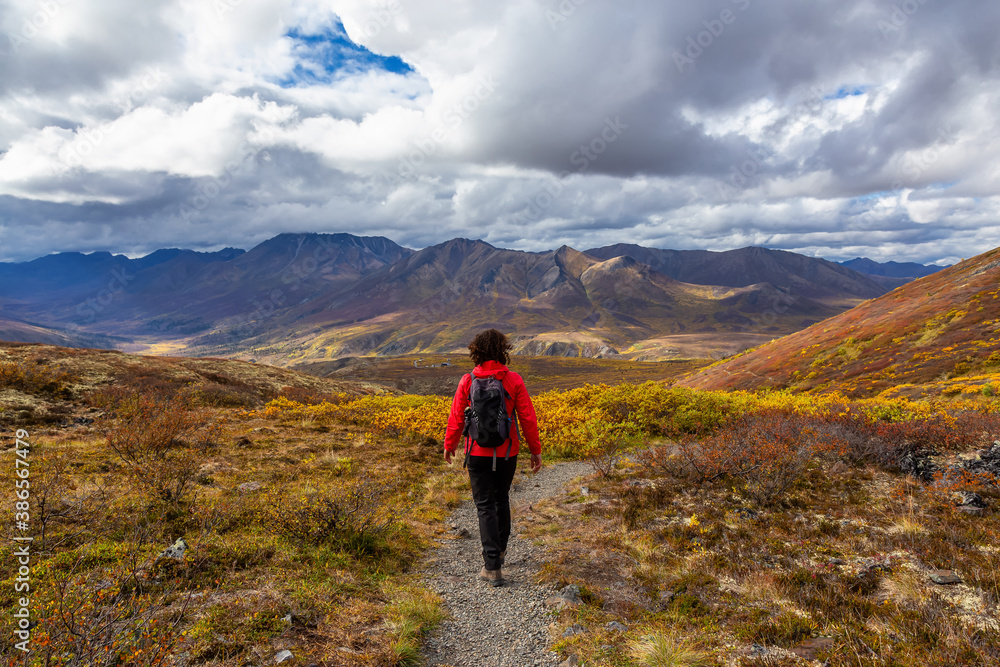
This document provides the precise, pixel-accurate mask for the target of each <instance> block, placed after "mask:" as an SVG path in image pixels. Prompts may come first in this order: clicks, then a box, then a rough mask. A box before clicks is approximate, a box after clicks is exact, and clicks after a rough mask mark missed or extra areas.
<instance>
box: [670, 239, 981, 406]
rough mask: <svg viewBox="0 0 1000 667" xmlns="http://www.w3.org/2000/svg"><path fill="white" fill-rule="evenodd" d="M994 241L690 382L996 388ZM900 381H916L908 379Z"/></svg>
mask: <svg viewBox="0 0 1000 667" xmlns="http://www.w3.org/2000/svg"><path fill="white" fill-rule="evenodd" d="M998 373H1000V248H998V249H996V250H992V251H990V252H987V253H984V254H982V255H979V256H978V257H974V258H972V259H969V260H966V261H964V262H962V263H961V264H957V265H955V266H953V267H950V268H948V269H944V270H943V271H940V272H937V273H934V274H932V275H930V276H927V277H924V278H921V279H919V280H916V281H914V282H911V283H908V284H907V285H904V286H903V287H900V288H899V289H897V290H895V291H893V292H891V293H889V294H886V295H885V296H882V297H879V298H877V299H873V300H871V301H867V302H865V303H863V304H861V305H859V306H858V307H856V308H854V309H852V310H849V311H847V312H845V313H841V314H840V315H837V316H836V317H832V318H830V319H829V320H826V321H824V322H821V323H819V324H816V325H813V326H811V327H809V328H807V329H804V330H802V331H799V332H797V333H795V334H792V335H790V336H786V337H784V338H780V339H778V340H774V341H772V342H770V343H767V344H765V345H762V346H761V347H759V348H757V349H755V350H752V351H750V352H747V353H745V354H743V355H740V356H738V357H736V358H732V359H727V360H725V361H723V362H720V363H717V364H714V365H712V366H710V367H708V368H705V369H703V370H700V371H698V372H696V373H694V374H693V375H691V376H690V377H689V378H687V379H684V380H682V381H681V382H680V384H681V385H683V386H687V387H694V388H699V389H760V388H766V387H775V388H779V387H780V388H783V387H791V388H793V389H796V390H801V391H827V390H837V391H841V392H844V393H847V394H849V395H871V394H876V393H879V392H883V391H886V390H890V391H889V393H890V394H897V393H901V394H919V393H922V392H930V393H938V392H943V393H946V394H955V393H961V392H965V393H977V392H986V393H990V392H993V391H995V389H993V388H991V387H985V388H984V385H987V384H989V383H991V382H993V383H994V384H993V385H992V387H1000V384H996V382H995V381H996V380H997V379H1000V378H998V377H997V374H998ZM900 385H917V386H916V387H907V386H903V387H901V386H900Z"/></svg>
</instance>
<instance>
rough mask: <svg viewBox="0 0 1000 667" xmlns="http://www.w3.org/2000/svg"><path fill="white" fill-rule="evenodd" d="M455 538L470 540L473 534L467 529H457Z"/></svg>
mask: <svg viewBox="0 0 1000 667" xmlns="http://www.w3.org/2000/svg"><path fill="white" fill-rule="evenodd" d="M455 537H459V538H462V539H468V538H470V537H472V533H470V532H469V530H468V529H467V528H456V529H455Z"/></svg>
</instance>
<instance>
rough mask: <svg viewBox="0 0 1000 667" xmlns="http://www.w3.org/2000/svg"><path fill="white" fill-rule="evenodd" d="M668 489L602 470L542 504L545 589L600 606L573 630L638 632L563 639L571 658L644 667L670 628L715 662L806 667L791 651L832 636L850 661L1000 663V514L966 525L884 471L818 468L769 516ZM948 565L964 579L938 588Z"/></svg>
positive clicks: (970, 519) (539, 535)
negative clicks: (650, 645)
mask: <svg viewBox="0 0 1000 667" xmlns="http://www.w3.org/2000/svg"><path fill="white" fill-rule="evenodd" d="M638 474H640V475H641V474H643V473H642V472H641V471H640V472H639V473H638ZM655 482H656V483H655V485H649V484H635V483H634V480H631V479H625V480H614V479H607V478H603V477H600V476H597V475H595V476H593V477H592V478H591V479H589V480H588V481H586V482H585V483H587V484H588V485H589V486H590V494H589V495H588V496H587V497H586V498H581V499H579V500H576V499H575V498H574V496H572V495H571V496H570V498H569V500H572V502H563V501H559V500H553V501H550V502H549V504H542V505H541V506H538V507H536V509H537V510H538V511H539V512H543V513H545V514H546V515H547V516H548V517H550V518H549V519H548V520H547V521H546V522H544V523H542V522H539V521H532V522H529V527H528V528H527V530H528V532H529V533H530V534H531V535H532V536H534V537H535V539H537V540H540V541H541V542H543V543H544V544H546V545H547V546H548V547H549V548H550V549H552V550H553V552H554V554H553V557H552V559H551V561H550V563H549V564H548V566H547V567H546V568H544V570H543V578H544V580H546V581H551V582H553V583H555V584H557V585H561V584H564V583H569V582H572V583H577V584H578V585H580V586H581V588H583V589H585V590H587V591H588V592H589V595H590V599H591V600H592V602H591V604H589V605H586V607H585V608H583V609H578V610H575V611H573V612H563V618H562V619H561V623H562V624H571V623H573V622H579V623H582V624H584V625H585V626H587V627H588V628H591V627H593V628H597V627H600V626H601V625H603V624H605V623H607V622H609V621H611V620H617V621H619V622H622V623H624V624H626V625H627V626H628V628H629V632H628V633H627V636H625V637H617V638H616V637H609V636H607V635H604V634H602V633H599V632H594V633H593V635H592V636H590V637H588V635H587V634H583V635H577V636H574V637H573V638H572V639H571V640H561V643H560V644H559V646H560V648H561V649H562V650H563V651H566V652H574V653H576V654H578V655H599V656H604V657H602V658H601V659H599V660H597V661H596V664H606V665H619V664H645V663H642V662H640V660H642V659H644V658H642V657H641V656H639V655H637V654H636V653H635V652H634V650H633V647H634V646H635V645H636V644H637V643H638V642H641V641H642V638H643V637H646V636H649V635H653V634H654V633H655V632H657V631H662V629H663V628H669V632H668V636H673V637H683V638H684V639H685V640H686V641H687V642H689V643H692V644H694V645H695V646H696V647H697V648H698V651H700V652H703V653H705V654H708V655H710V656H711V661H712V664H718V663H720V662H721V663H727V664H741V665H749V664H761V665H763V664H796V662H795V661H796V660H798V658H796V657H795V656H794V655H793V654H792V653H790V652H789V651H790V650H791V649H795V648H796V647H798V646H799V645H801V644H802V643H803V642H805V641H807V640H809V639H811V638H817V637H830V638H832V640H833V644H832V645H831V646H832V648H826V649H820V653H819V660H820V661H823V660H824V659H826V658H830V659H831V660H832V662H831V664H837V665H859V666H860V665H870V664H893V665H895V664H898V665H916V664H968V665H987V664H992V663H993V662H995V661H996V660H997V659H1000V637H998V635H997V633H996V632H993V631H991V628H994V627H996V624H997V622H998V618H1000V608H998V603H1000V595H998V591H1000V589H998V577H997V575H998V572H1000V569H998V566H1000V552H997V551H996V550H994V548H993V547H994V545H995V544H996V541H997V539H998V538H1000V532H998V530H997V527H996V524H995V521H993V519H992V516H991V513H992V511H993V510H987V512H988V515H987V516H982V517H974V516H966V515H964V514H962V513H960V512H957V511H956V510H955V508H954V507H953V505H952V500H951V498H950V495H949V494H947V493H942V492H941V491H940V490H939V489H938V488H936V487H935V486H933V485H931V484H924V483H920V482H917V481H914V480H912V479H908V478H903V477H901V476H900V475H898V474H894V473H890V472H885V471H881V470H878V469H875V468H849V469H848V470H847V472H844V473H840V474H838V475H833V476H831V475H827V474H826V473H825V468H824V467H821V466H813V467H811V468H810V469H809V470H807V471H806V473H805V475H804V477H803V478H802V479H801V480H799V482H798V483H796V484H795V485H793V486H792V487H791V488H790V489H789V490H788V492H787V493H786V494H785V495H784V496H783V497H782V498H781V500H780V501H779V502H778V503H776V504H773V505H771V506H769V507H766V508H760V507H759V506H755V505H754V504H753V503H748V502H747V501H748V497H746V496H745V495H743V494H741V493H739V492H738V491H736V490H734V489H732V488H719V487H705V488H702V489H700V490H698V491H694V490H693V489H692V488H690V486H689V485H688V484H686V483H684V482H680V481H677V480H671V479H668V478H658V479H656V480H655ZM979 492H980V493H982V494H983V495H984V497H987V502H989V503H990V504H991V506H992V505H993V504H994V503H996V502H997V501H998V500H1000V490H998V489H996V488H995V487H993V488H992V489H991V488H980V489H979ZM553 526H556V527H555V528H553ZM933 570H954V571H955V572H957V573H959V575H960V576H961V577H962V579H963V583H962V584H958V585H950V586H942V585H939V584H935V583H933V582H932V581H931V580H930V578H929V574H930V573H931V572H932V571H933ZM609 644H610V645H611V646H612V648H611V649H608V648H607V645H609ZM602 646H605V648H604V649H603V650H602V648H601V647H602ZM754 646H757V647H758V648H757V649H755V648H753V647H754ZM643 655H645V654H643ZM616 656H617V657H616ZM625 656H630V657H629V658H626V657H625ZM627 659H631V660H633V661H634V662H625V660H627ZM650 664H656V663H650ZM663 664H672V663H670V662H664V663H663Z"/></svg>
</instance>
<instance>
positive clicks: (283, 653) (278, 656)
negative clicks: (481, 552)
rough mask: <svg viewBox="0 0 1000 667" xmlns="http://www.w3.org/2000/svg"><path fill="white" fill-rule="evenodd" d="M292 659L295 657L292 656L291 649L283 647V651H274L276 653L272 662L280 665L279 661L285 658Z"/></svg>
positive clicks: (283, 660)
mask: <svg viewBox="0 0 1000 667" xmlns="http://www.w3.org/2000/svg"><path fill="white" fill-rule="evenodd" d="M294 659H295V656H294V655H292V652H291V651H289V650H288V649H287V648H286V649H285V650H283V651H278V652H277V653H276V654H275V655H274V664H276V665H280V664H281V663H283V662H285V661H286V660H294Z"/></svg>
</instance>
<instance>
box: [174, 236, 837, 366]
mask: <svg viewBox="0 0 1000 667" xmlns="http://www.w3.org/2000/svg"><path fill="white" fill-rule="evenodd" d="M839 310H840V309H838V308H835V307H832V306H829V305H826V304H824V303H819V302H817V301H813V300H810V299H808V298H805V297H802V296H800V295H796V294H792V295H789V294H787V293H785V292H783V291H781V290H778V289H776V288H775V287H773V286H772V285H770V284H767V283H763V284H758V285H749V286H746V287H720V286H705V285H691V284H687V283H682V282H679V281H677V280H674V279H672V278H670V277H669V276H666V275H663V274H661V273H659V272H657V271H655V270H653V269H651V268H650V267H649V266H647V265H645V264H641V263H640V262H638V261H636V260H635V259H634V258H631V257H628V256H621V257H616V258H613V259H611V260H607V261H601V260H599V259H597V258H594V257H591V256H589V255H587V254H585V253H581V252H579V251H576V250H573V249H572V248H569V247H565V246H564V247H562V248H559V249H558V250H555V251H550V252H543V253H527V252H521V251H515V250H504V249H500V248H495V247H493V246H491V245H489V244H488V243H484V242H482V241H472V240H467V239H454V240H452V241H448V242H446V243H442V244H439V245H436V246H431V247H429V248H425V249H423V250H421V251H419V252H416V253H414V254H413V255H411V256H409V257H407V258H405V259H402V260H400V261H399V262H397V263H395V264H393V265H391V266H387V267H384V268H382V269H380V270H378V271H375V272H373V273H372V274H370V275H368V276H366V277H364V278H362V279H361V280H359V281H358V282H357V283H354V284H352V285H350V286H349V287H348V288H346V289H343V290H341V291H331V292H329V293H327V294H320V295H316V296H315V297H314V298H311V299H310V300H309V301H308V302H305V303H302V304H299V305H296V306H294V307H292V308H289V309H287V310H286V311H284V312H279V313H276V314H274V315H273V316H271V317H269V318H267V319H266V320H264V321H262V322H261V323H260V325H261V326H257V323H253V324H251V325H248V326H244V327H240V328H235V329H233V328H230V329H227V328H226V327H221V328H220V330H219V331H217V332H213V333H212V334H210V335H207V336H203V337H200V338H199V339H197V340H196V341H193V342H192V346H191V352H192V353H195V354H213V355H228V354H234V353H238V352H239V350H240V349H249V350H250V351H251V353H252V354H253V355H254V357H255V358H258V359H263V360H266V361H267V362H268V363H278V364H286V363H291V362H295V363H303V362H305V361H309V360H320V359H331V358H338V357H346V356H357V355H363V354H371V353H373V352H374V353H376V354H380V355H395V354H423V353H430V352H451V351H455V350H462V349H464V346H465V345H466V343H467V342H468V340H469V339H470V338H471V336H472V335H473V334H474V333H475V332H476V331H479V330H482V329H484V328H488V327H497V328H500V329H502V330H504V331H506V332H508V333H510V334H511V335H512V337H513V339H514V342H515V346H516V347H515V350H516V351H517V352H519V353H527V354H535V355H557V356H588V357H595V356H617V355H628V356H629V358H642V359H653V358H664V357H669V356H698V355H693V354H687V355H685V350H684V345H685V341H684V340H682V339H681V338H680V337H682V336H683V337H687V338H688V340H690V341H691V342H692V343H695V344H698V345H706V343H708V345H709V346H714V348H715V350H716V351H717V352H718V353H719V354H726V353H732V352H735V351H738V350H739V349H743V347H746V346H747V345H754V344H757V343H759V342H760V341H761V340H763V339H765V338H766V337H768V336H773V335H775V334H780V333H786V332H791V331H795V330H797V329H800V328H801V327H803V326H806V325H808V324H810V323H812V322H816V321H818V320H821V319H823V318H824V317H828V316H830V315H833V314H835V313H837V312H838V311H839ZM768 313H771V314H774V316H773V317H768V318H762V315H764V314H768ZM666 337H673V338H672V341H671V342H672V347H671V346H667V345H665V344H663V343H662V341H663V339H664V338H666ZM734 348H735V349H734ZM704 356H707V355H704Z"/></svg>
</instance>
